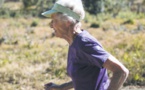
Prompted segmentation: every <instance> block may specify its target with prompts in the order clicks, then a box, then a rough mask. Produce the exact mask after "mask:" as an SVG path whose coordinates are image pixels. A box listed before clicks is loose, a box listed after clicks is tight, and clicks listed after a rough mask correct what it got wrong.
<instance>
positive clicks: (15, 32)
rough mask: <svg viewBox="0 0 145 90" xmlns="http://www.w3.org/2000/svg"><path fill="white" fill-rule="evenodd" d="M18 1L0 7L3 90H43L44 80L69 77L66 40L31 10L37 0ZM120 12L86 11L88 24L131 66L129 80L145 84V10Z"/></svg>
mask: <svg viewBox="0 0 145 90" xmlns="http://www.w3.org/2000/svg"><path fill="white" fill-rule="evenodd" d="M13 1H15V2H9V0H5V3H4V4H3V7H2V8H1V9H0V23H1V24H0V27H1V29H0V53H1V54H0V83H1V84H0V90H43V85H44V84H45V83H48V82H55V83H58V84H59V83H63V82H67V81H69V80H70V78H69V77H68V76H67V75H66V63H67V50H68V44H67V42H66V41H64V40H62V39H59V38H56V37H53V31H52V30H51V29H50V28H49V19H44V18H39V17H36V16H37V15H36V12H31V13H29V14H27V13H28V12H29V10H32V9H33V10H34V8H36V7H35V4H33V5H32V6H31V5H30V6H29V8H28V7H27V9H26V10H23V9H24V8H23V7H22V6H23V4H22V3H21V2H19V0H13ZM23 1H24V0H23ZM32 1H33V0H32ZM36 1H39V0H36ZM43 1H45V0H43ZM88 1H89V0H88ZM104 1H105V0H104ZM108 1H111V0H108ZM126 1H132V0H126ZM51 2H54V1H51ZM35 3H36V2H35ZM41 3H42V2H41ZM43 3H44V2H43ZM15 4H17V5H16V6H15V7H14V5H15ZM37 5H40V2H37ZM41 5H42V4H41ZM20 8H21V10H20ZM37 8H38V7H37ZM43 8H44V9H45V6H43ZM38 10H39V11H40V12H41V9H40V8H39V9H38ZM108 10H110V9H108ZM40 12H39V13H40ZM112 12H113V11H112ZM37 13H38V12H37ZM115 13H116V12H115V11H114V14H111V11H110V12H107V11H105V12H104V13H99V14H97V15H91V14H90V13H86V18H85V20H84V22H82V23H83V28H84V29H86V30H88V31H89V32H90V33H91V34H92V35H93V36H94V37H96V38H97V39H98V40H99V41H100V42H101V43H102V45H103V46H104V48H105V49H106V50H107V51H108V52H110V53H111V54H113V55H114V56H115V57H116V58H118V59H119V60H120V62H122V63H123V64H124V65H125V66H126V67H127V68H128V69H129V70H130V75H129V77H128V79H127V81H126V82H125V84H124V85H139V86H144V85H145V71H144V70H145V63H144V58H145V53H144V52H145V47H144V44H145V34H144V33H145V15H144V13H136V12H133V11H131V10H126V11H125V12H124V11H119V12H117V14H115ZM35 15H36V16H35ZM114 15H115V17H114ZM34 16H35V18H34ZM38 16H39V15H38ZM92 27H93V28H92ZM62 42H63V43H62ZM129 88H130V87H129ZM133 88H134V87H132V88H131V90H138V88H136V89H133ZM122 90H128V89H126V88H123V89H122ZM139 90H144V88H143V89H139Z"/></svg>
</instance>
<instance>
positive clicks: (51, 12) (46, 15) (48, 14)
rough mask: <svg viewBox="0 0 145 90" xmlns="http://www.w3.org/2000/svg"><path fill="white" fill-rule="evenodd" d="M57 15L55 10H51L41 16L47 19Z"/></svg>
mask: <svg viewBox="0 0 145 90" xmlns="http://www.w3.org/2000/svg"><path fill="white" fill-rule="evenodd" d="M54 13H57V11H55V10H49V11H46V12H43V13H41V15H43V16H45V17H51V15H52V14H54Z"/></svg>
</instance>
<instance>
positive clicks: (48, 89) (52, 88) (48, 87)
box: [45, 83, 62, 90]
mask: <svg viewBox="0 0 145 90" xmlns="http://www.w3.org/2000/svg"><path fill="white" fill-rule="evenodd" d="M45 90H62V88H61V86H60V85H56V84H54V83H48V84H45Z"/></svg>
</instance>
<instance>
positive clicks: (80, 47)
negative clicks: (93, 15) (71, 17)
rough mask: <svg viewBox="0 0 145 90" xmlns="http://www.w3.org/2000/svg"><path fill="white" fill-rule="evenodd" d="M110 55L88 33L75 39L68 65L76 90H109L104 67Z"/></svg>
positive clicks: (81, 34) (70, 48)
mask: <svg viewBox="0 0 145 90" xmlns="http://www.w3.org/2000/svg"><path fill="white" fill-rule="evenodd" d="M109 55H110V54H109V53H108V52H106V51H105V50H104V49H103V47H102V46H101V44H100V43H99V42H98V41H97V40H96V39H95V38H94V37H93V36H91V35H90V34H89V33H88V32H87V31H85V30H83V31H82V32H81V33H79V34H78V35H77V36H76V37H75V39H74V41H73V43H72V45H71V46H70V47H69V52H68V64H67V72H68V75H69V76H70V77H71V78H72V81H73V84H74V88H75V90H107V88H108V86H109V82H108V75H107V70H106V68H103V66H102V65H103V64H104V62H105V61H106V60H107V59H108V57H109Z"/></svg>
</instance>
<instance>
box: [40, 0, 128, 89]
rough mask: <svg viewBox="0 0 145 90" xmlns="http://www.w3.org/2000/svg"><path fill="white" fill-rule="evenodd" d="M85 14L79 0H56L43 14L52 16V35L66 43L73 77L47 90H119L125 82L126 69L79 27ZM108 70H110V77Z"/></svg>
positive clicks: (49, 85) (68, 65) (47, 87)
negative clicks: (53, 32) (53, 33)
mask: <svg viewBox="0 0 145 90" xmlns="http://www.w3.org/2000/svg"><path fill="white" fill-rule="evenodd" d="M84 14H85V13H84V9H83V5H82V2H81V0H58V1H57V2H56V3H55V4H54V6H53V8H52V9H51V10H49V11H46V12H44V13H42V15H44V16H46V17H51V19H52V21H51V23H50V27H51V28H53V29H54V31H55V36H57V37H60V38H63V39H65V40H66V41H67V42H68V43H69V51H68V60H67V72H68V75H69V76H70V77H71V79H72V81H70V82H67V83H64V84H62V85H56V84H54V83H49V84H46V85H45V89H46V90H68V89H71V88H74V89H75V90H118V89H119V88H120V87H121V86H122V85H123V83H124V82H125V80H126V78H127V76H128V73H129V71H128V69H127V68H126V67H125V66H124V65H123V64H122V63H120V62H119V61H118V60H117V59H116V58H115V57H114V56H112V55H111V54H110V53H108V52H107V51H105V50H104V48H103V47H102V45H101V44H100V43H99V42H98V41H97V40H96V39H95V38H94V37H93V36H92V35H90V34H89V33H88V32H87V31H86V30H83V29H81V22H80V21H81V20H82V19H83V18H84V16H85V15H84ZM107 70H110V71H111V72H112V73H113V76H112V78H111V80H109V78H108V75H107Z"/></svg>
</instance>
